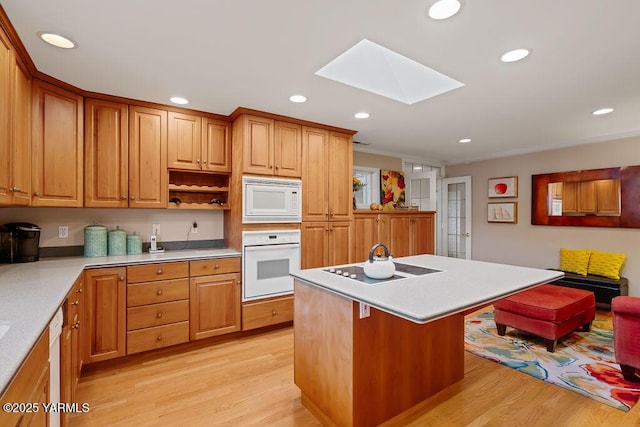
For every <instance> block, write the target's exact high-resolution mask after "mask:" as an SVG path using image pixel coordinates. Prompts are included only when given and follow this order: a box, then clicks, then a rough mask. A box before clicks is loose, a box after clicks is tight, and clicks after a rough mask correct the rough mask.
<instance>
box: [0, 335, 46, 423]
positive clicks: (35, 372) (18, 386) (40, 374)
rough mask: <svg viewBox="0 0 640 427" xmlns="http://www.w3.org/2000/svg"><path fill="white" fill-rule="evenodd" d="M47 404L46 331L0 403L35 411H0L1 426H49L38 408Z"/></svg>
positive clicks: (43, 412)
mask: <svg viewBox="0 0 640 427" xmlns="http://www.w3.org/2000/svg"><path fill="white" fill-rule="evenodd" d="M41 402H49V329H48V328H47V329H45V331H44V332H43V333H42V335H40V338H38V341H37V342H36V344H35V346H34V347H33V349H32V350H31V352H30V353H29V355H28V356H27V358H26V359H25V361H24V362H23V363H22V366H20V369H19V370H18V372H17V373H16V375H15V376H14V377H13V380H11V382H10V383H9V386H8V387H7V389H6V390H5V392H4V393H3V394H2V395H1V396H0V403H1V404H2V406H3V407H4V405H5V404H18V403H20V404H23V405H29V404H31V403H35V404H37V405H39V406H38V408H39V410H38V411H33V412H27V411H16V412H13V411H4V410H2V411H0V426H3V427H4V426H6V427H12V426H34V427H46V426H48V425H49V417H48V414H47V413H46V412H45V411H44V410H43V408H42V406H41V405H40V403H41Z"/></svg>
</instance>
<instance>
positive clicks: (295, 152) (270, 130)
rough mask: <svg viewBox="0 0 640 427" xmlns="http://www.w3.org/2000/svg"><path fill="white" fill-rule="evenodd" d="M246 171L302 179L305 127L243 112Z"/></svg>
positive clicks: (238, 121) (239, 121)
mask: <svg viewBox="0 0 640 427" xmlns="http://www.w3.org/2000/svg"><path fill="white" fill-rule="evenodd" d="M234 126H240V131H241V139H242V172H243V173H249V174H258V175H274V176H281V177H289V178H299V177H300V176H301V174H302V148H301V144H302V142H301V141H302V139H301V138H302V127H301V126H300V125H297V124H294V123H287V122H283V121H278V120H273V119H269V118H265V117H258V116H251V115H243V116H242V117H240V118H239V119H238V120H237V121H236V123H234Z"/></svg>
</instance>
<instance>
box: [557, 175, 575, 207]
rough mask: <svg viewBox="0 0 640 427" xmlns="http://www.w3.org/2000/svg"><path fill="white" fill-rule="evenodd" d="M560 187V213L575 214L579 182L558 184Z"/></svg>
mask: <svg viewBox="0 0 640 427" xmlns="http://www.w3.org/2000/svg"><path fill="white" fill-rule="evenodd" d="M559 184H560V185H561V186H562V197H561V199H562V213H576V212H578V210H579V209H580V208H579V207H578V185H580V183H579V182H575V181H574V182H564V183H559Z"/></svg>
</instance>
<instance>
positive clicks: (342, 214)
mask: <svg viewBox="0 0 640 427" xmlns="http://www.w3.org/2000/svg"><path fill="white" fill-rule="evenodd" d="M328 153H329V169H328V180H329V184H328V185H329V191H328V196H329V198H328V200H329V220H331V221H348V220H350V219H351V218H352V216H353V193H352V191H353V182H352V181H353V154H352V152H351V137H350V136H349V135H344V134H340V133H334V132H331V134H330V136H329V151H328ZM303 194H304V191H303Z"/></svg>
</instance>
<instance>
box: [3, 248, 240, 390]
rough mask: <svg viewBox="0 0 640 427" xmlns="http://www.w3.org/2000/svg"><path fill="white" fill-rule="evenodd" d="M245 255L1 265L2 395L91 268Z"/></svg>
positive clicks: (185, 253)
mask: <svg viewBox="0 0 640 427" xmlns="http://www.w3.org/2000/svg"><path fill="white" fill-rule="evenodd" d="M240 255H241V254H240V252H237V251H234V250H231V249H194V250H182V251H167V252H164V253H160V254H149V253H143V254H140V255H125V256H109V257H97V258H84V257H73V258H48V259H42V260H40V261H38V262H30V263H24V264H2V265H0V394H2V393H3V392H4V389H5V388H6V386H7V385H8V384H9V381H10V380H11V379H12V378H13V376H14V375H15V373H16V372H17V370H18V368H19V367H20V365H21V364H22V361H23V360H24V359H25V358H26V357H27V355H28V354H29V351H30V350H31V348H32V347H33V345H34V344H35V343H36V340H37V339H38V337H39V336H40V334H42V332H43V331H44V330H45V329H46V328H47V327H48V325H49V322H50V321H51V319H52V318H53V316H54V315H55V313H56V311H57V310H58V308H59V307H60V306H61V305H62V303H63V302H64V298H65V297H66V295H67V293H68V292H69V290H70V289H71V287H72V286H73V284H74V282H75V281H76V279H77V278H78V276H79V275H80V274H81V273H82V271H83V270H84V269H85V268H97V267H114V266H119V265H131V264H140V263H149V262H163V261H181V260H192V259H206V258H225V257H235V256H240ZM7 328H8V329H7ZM3 333H4V334H3Z"/></svg>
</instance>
